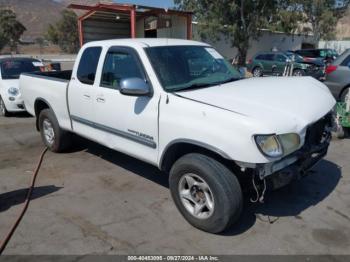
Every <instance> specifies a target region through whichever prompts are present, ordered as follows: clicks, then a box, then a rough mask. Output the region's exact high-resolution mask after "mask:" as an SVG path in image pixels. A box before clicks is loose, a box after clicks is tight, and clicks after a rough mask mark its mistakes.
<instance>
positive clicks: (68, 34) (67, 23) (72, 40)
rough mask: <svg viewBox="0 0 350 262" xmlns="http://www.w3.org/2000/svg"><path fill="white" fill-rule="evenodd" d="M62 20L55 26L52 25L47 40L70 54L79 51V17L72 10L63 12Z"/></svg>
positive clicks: (48, 30) (47, 33) (46, 36)
mask: <svg viewBox="0 0 350 262" xmlns="http://www.w3.org/2000/svg"><path fill="white" fill-rule="evenodd" d="M61 15H62V17H61V19H60V20H59V21H58V22H57V23H56V24H54V25H52V24H50V25H49V27H48V29H47V32H46V35H45V38H46V39H47V40H49V41H50V42H52V43H53V44H57V45H59V47H60V48H61V49H62V50H63V51H64V52H68V53H75V52H77V51H78V50H79V37H78V26H77V21H78V17H77V15H76V14H75V13H74V12H73V11H70V10H63V11H62V13H61Z"/></svg>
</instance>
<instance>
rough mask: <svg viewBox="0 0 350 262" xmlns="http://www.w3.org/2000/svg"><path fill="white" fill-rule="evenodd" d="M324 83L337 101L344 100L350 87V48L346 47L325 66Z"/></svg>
mask: <svg viewBox="0 0 350 262" xmlns="http://www.w3.org/2000/svg"><path fill="white" fill-rule="evenodd" d="M325 84H326V85H327V86H328V88H329V89H330V91H331V92H332V94H333V96H334V97H335V98H336V99H337V100H338V101H340V102H344V101H345V96H346V94H347V91H348V90H349V88H350V49H347V50H346V51H345V52H344V53H342V54H341V55H340V56H339V57H338V58H337V59H336V60H335V61H334V62H333V63H332V64H330V65H329V66H328V67H327V68H326V80H325Z"/></svg>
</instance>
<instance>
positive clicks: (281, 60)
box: [273, 54, 287, 76]
mask: <svg viewBox="0 0 350 262" xmlns="http://www.w3.org/2000/svg"><path fill="white" fill-rule="evenodd" d="M274 62H275V63H274V70H273V74H274V75H279V76H281V75H283V73H284V70H285V67H286V65H287V57H286V56H284V55H282V54H276V55H275V59H274Z"/></svg>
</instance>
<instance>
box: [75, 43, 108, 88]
mask: <svg viewBox="0 0 350 262" xmlns="http://www.w3.org/2000/svg"><path fill="white" fill-rule="evenodd" d="M101 51H102V48H101V47H88V48H86V49H85V50H84V52H83V54H82V56H81V58H80V61H79V67H78V71H77V78H78V79H79V81H80V82H81V83H84V84H87V85H93V84H94V82H95V77H96V70H97V65H98V61H99V60H100V55H101Z"/></svg>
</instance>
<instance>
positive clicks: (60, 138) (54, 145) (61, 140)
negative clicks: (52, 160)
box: [39, 109, 71, 153]
mask: <svg viewBox="0 0 350 262" xmlns="http://www.w3.org/2000/svg"><path fill="white" fill-rule="evenodd" d="M46 121H47V122H46ZM44 122H45V123H50V124H51V127H52V129H53V134H54V136H53V137H54V138H53V141H52V142H50V141H49V140H48V139H47V137H46V136H45V133H44ZM39 128H40V134H41V138H42V140H43V142H44V144H45V145H46V146H47V147H48V148H49V150H50V151H52V152H55V153H60V152H64V151H65V150H67V149H68V148H69V147H70V145H71V134H70V133H69V132H67V131H64V130H62V129H61V128H60V126H59V124H58V121H57V119H56V116H55V114H54V113H53V111H52V110H51V109H44V110H42V111H41V112H40V115H39Z"/></svg>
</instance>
